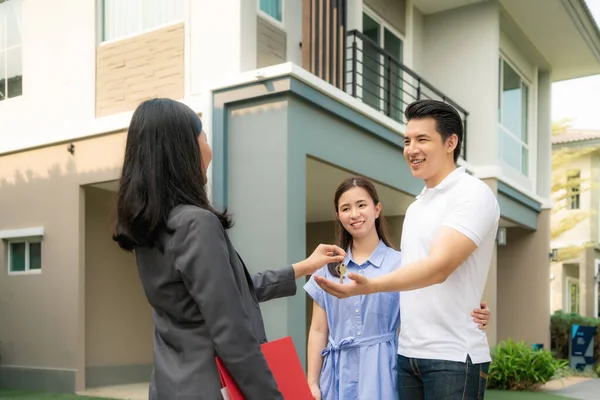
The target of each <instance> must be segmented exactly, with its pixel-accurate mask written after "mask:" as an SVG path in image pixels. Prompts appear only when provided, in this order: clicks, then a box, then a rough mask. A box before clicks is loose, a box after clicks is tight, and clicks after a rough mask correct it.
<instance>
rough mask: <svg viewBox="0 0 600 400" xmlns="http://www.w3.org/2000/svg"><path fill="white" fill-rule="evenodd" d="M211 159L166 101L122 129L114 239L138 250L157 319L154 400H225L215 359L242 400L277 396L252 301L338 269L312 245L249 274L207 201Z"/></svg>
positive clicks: (326, 248)
mask: <svg viewBox="0 0 600 400" xmlns="http://www.w3.org/2000/svg"><path fill="white" fill-rule="evenodd" d="M211 159H212V152H211V149H210V146H209V145H208V142H207V139H206V133H205V132H204V131H203V130H202V123H201V121H200V119H199V118H198V115H197V114H196V113H195V112H193V111H192V110H191V109H190V108H189V107H187V106H186V105H184V104H182V103H180V102H177V101H173V100H170V99H152V100H148V101H145V102H143V103H142V104H140V105H139V107H138V108H137V109H136V110H135V112H134V114H133V117H132V120H131V124H130V126H129V131H128V136H127V144H126V148H125V159H124V163H123V171H122V176H121V181H120V188H119V193H118V198H117V221H116V228H115V234H114V236H113V239H114V240H115V241H116V242H117V243H118V244H119V246H120V247H121V248H123V249H125V250H128V251H133V252H134V253H135V257H136V262H137V267H138V272H139V277H140V280H141V282H142V285H143V287H144V291H145V293H146V297H147V299H148V302H149V303H150V305H151V306H152V307H153V318H154V371H153V374H152V379H151V382H150V393H149V394H150V396H149V397H150V399H151V400H157V399H159V400H171V399H173V400H175V399H176V400H182V399H188V400H191V399H203V400H204V399H206V400H213V399H214V400H217V399H222V395H221V391H220V389H221V384H220V379H219V375H218V371H217V367H216V363H215V356H219V357H220V358H221V359H222V360H223V362H224V364H225V366H226V368H227V369H228V371H229V372H230V374H231V375H232V377H233V378H234V380H235V381H236V383H237V384H238V386H239V388H240V389H241V391H242V392H243V394H244V396H245V398H246V399H248V400H253V399H261V400H263V399H268V400H270V399H282V396H281V394H280V392H279V391H278V389H277V384H276V383H275V380H274V379H273V375H272V373H271V371H270V370H269V367H268V365H267V363H266V361H265V359H264V357H263V355H262V352H261V350H260V344H261V343H264V342H266V341H267V339H266V334H265V329H264V325H263V320H262V316H261V313H260V309H259V306H258V303H259V302H260V301H266V300H269V299H274V298H280V297H285V296H292V295H294V294H295V293H296V282H295V280H296V279H298V278H300V277H303V276H306V275H309V274H312V273H313V272H315V271H316V270H318V269H319V268H320V267H321V266H323V265H324V264H327V263H331V262H341V261H342V260H343V259H344V257H345V255H346V254H345V252H344V251H343V250H342V249H341V248H339V247H337V246H334V245H319V246H318V247H317V249H316V250H315V251H314V253H313V254H312V255H311V256H310V257H309V258H307V259H306V260H304V261H301V262H298V263H296V264H293V265H290V266H288V267H286V268H282V269H279V270H270V271H265V272H263V273H259V274H256V275H253V276H251V275H250V274H249V273H248V271H247V269H246V268H245V266H244V263H243V261H242V260H241V258H240V257H239V256H238V254H237V252H236V251H235V249H234V247H233V245H232V244H231V242H230V240H229V238H228V236H227V233H226V230H227V229H228V228H230V227H231V224H232V223H231V219H230V217H229V215H227V214H226V213H224V212H219V211H217V210H215V209H214V208H213V207H212V205H211V204H210V202H209V200H208V197H207V194H206V190H205V185H206V182H207V178H206V170H207V168H208V165H209V164H210V161H211Z"/></svg>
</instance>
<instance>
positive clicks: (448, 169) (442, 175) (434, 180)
mask: <svg viewBox="0 0 600 400" xmlns="http://www.w3.org/2000/svg"><path fill="white" fill-rule="evenodd" d="M455 169H456V165H455V164H454V163H452V164H448V165H447V166H445V167H444V168H442V169H441V170H440V171H439V172H438V173H437V174H435V175H434V176H432V177H431V178H429V179H427V180H425V186H426V187H427V189H431V188H433V187H436V186H437V185H439V184H440V183H441V182H442V181H443V180H444V179H446V177H447V176H448V175H450V174H451V173H452V172H453V171H454V170H455Z"/></svg>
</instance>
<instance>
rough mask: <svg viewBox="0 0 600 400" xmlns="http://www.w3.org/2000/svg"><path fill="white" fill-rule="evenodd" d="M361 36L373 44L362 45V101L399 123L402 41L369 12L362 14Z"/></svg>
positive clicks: (400, 113)
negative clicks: (399, 63)
mask: <svg viewBox="0 0 600 400" xmlns="http://www.w3.org/2000/svg"><path fill="white" fill-rule="evenodd" d="M363 34H364V35H365V36H366V37H368V38H369V39H371V41H372V42H373V43H371V42H368V41H365V42H364V43H363V61H362V68H363V82H362V89H363V101H364V102H365V103H366V104H368V105H370V106H371V107H373V108H375V109H376V110H382V111H383V112H384V113H385V114H386V115H387V116H389V117H391V118H393V119H395V120H398V121H400V120H402V112H403V106H402V70H401V69H400V66H399V65H398V62H402V39H400V37H399V36H398V35H397V34H395V33H394V32H393V31H392V29H391V28H390V27H388V26H386V25H385V23H384V22H383V21H381V20H379V19H377V18H376V17H374V16H371V15H369V14H368V13H363ZM374 44H375V45H377V46H374ZM381 49H383V51H381Z"/></svg>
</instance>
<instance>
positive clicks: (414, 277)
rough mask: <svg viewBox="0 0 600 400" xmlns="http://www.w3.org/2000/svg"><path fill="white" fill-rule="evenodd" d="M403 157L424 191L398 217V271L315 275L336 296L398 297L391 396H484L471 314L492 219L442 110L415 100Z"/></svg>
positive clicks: (458, 126)
mask: <svg viewBox="0 0 600 400" xmlns="http://www.w3.org/2000/svg"><path fill="white" fill-rule="evenodd" d="M405 116H406V120H407V121H408V122H407V126H406V134H405V139H404V157H405V158H406V161H407V163H408V165H409V166H410V169H411V172H412V174H413V176H415V177H417V178H419V179H423V181H424V182H425V188H424V189H423V191H422V192H421V193H420V194H419V195H418V196H417V199H416V201H415V202H414V203H413V204H411V206H410V207H409V208H408V210H407V212H406V217H405V219H404V225H403V229H402V243H401V250H402V266H401V268H398V269H396V270H395V271H394V272H391V273H389V274H386V275H383V276H380V277H377V278H371V279H367V278H365V277H364V276H363V275H359V274H349V275H348V277H349V278H350V279H351V281H350V283H349V284H346V285H340V284H337V283H335V282H333V281H330V280H326V279H323V278H320V277H316V279H315V280H316V281H317V283H318V284H319V285H320V286H321V287H322V288H323V289H324V290H325V291H327V292H329V293H330V294H332V295H334V296H336V297H339V298H345V297H349V296H355V295H365V294H370V293H375V292H394V291H403V292H405V293H403V294H402V296H401V301H400V315H401V332H400V336H399V342H398V378H399V379H398V387H399V395H400V400H405V399H406V400H413V399H417V400H418V399H449V400H450V399H452V400H453V399H480V398H483V395H484V392H485V386H486V380H487V372H488V368H489V363H490V361H491V358H490V351H489V346H488V343H487V338H486V335H485V332H484V331H481V330H480V329H478V327H477V325H475V324H473V323H472V320H471V318H470V311H471V310H472V309H473V308H477V307H478V306H479V304H480V301H481V296H482V294H483V289H484V286H485V282H486V279H487V273H488V270H489V266H490V262H491V258H492V253H493V251H494V241H495V237H496V231H497V229H498V220H499V218H500V208H499V206H498V201H497V200H496V196H495V195H494V193H493V192H492V190H491V189H490V188H489V187H488V186H487V185H486V184H485V183H483V182H482V181H481V180H479V179H477V178H475V177H473V176H471V175H469V174H467V173H466V171H465V169H464V168H462V167H461V168H457V167H456V161H457V159H458V156H459V155H460V149H461V143H462V141H463V124H462V121H461V118H460V116H459V114H458V112H457V111H456V110H455V109H454V108H453V107H452V106H450V105H448V104H446V103H442V102H439V101H434V100H419V101H416V102H414V103H412V104H410V105H409V106H408V107H407V108H406V110H405Z"/></svg>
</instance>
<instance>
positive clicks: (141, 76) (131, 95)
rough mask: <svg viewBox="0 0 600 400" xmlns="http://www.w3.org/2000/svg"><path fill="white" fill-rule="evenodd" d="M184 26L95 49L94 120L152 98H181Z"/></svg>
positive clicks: (179, 25)
mask: <svg viewBox="0 0 600 400" xmlns="http://www.w3.org/2000/svg"><path fill="white" fill-rule="evenodd" d="M184 41H185V39H184V25H183V23H180V24H177V25H171V26H168V27H165V28H162V29H159V30H155V31H152V32H149V33H145V34H142V35H139V36H135V37H132V38H127V39H124V40H120V41H117V42H114V43H108V44H106V45H101V46H98V47H97V49H96V117H102V116H105V115H110V114H115V113H118V112H122V111H131V110H134V109H135V108H136V107H137V105H138V104H139V103H140V102H142V101H144V100H146V99H148V98H152V97H169V98H172V99H175V100H179V99H182V98H183V96H184Z"/></svg>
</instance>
